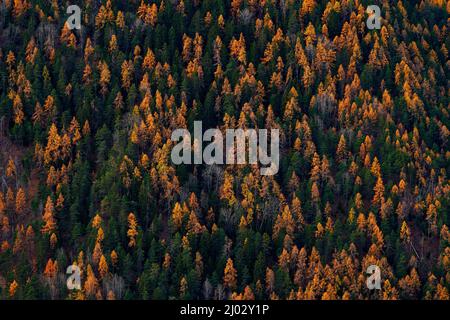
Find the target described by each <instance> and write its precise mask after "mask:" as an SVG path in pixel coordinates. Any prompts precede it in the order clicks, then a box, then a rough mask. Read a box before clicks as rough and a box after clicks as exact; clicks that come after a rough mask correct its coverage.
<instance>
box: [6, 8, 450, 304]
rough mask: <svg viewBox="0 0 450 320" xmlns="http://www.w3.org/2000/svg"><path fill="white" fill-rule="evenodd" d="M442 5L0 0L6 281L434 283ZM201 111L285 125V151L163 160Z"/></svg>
mask: <svg viewBox="0 0 450 320" xmlns="http://www.w3.org/2000/svg"><path fill="white" fill-rule="evenodd" d="M69 5H78V6H79V7H80V8H81V17H82V19H81V29H79V30H77V29H72V30H71V29H70V28H69V25H68V24H67V23H66V21H67V19H68V17H69V16H70V14H67V13H66V9H67V7H68V6H69ZM369 5H378V6H379V7H380V8H381V29H373V30H370V29H369V28H368V27H367V25H366V21H367V19H368V17H369V16H368V14H367V13H366V8H367V6H369ZM449 13H450V2H449V1H445V0H408V1H406V0H404V1H400V0H399V1H396V0H392V1H388V0H382V1H375V0H373V1H362V0H341V1H337V0H332V1H319V0H303V1H297V0H259V1H258V0H232V1H222V0H204V1H201V0H184V1H183V0H155V1H154V0H142V1H141V0H127V1H119V0H107V1H105V0H98V1H94V0H85V1H57V0H53V1H44V0H0V298H1V299H444V300H449V299H450V298H449V290H450V246H449V244H450V231H449V225H450V183H449V182H450V177H449V173H450V148H449V146H450V141H449V138H450V131H449V128H450V114H449V112H450V110H449V105H450V99H449V96H450V95H449V93H450V86H449V79H450V60H449V55H448V52H449V48H450V35H449V26H450V25H449V23H450V20H449ZM197 120H199V121H203V127H204V128H220V129H221V130H225V129H228V128H264V129H279V130H280V170H279V172H278V173H277V174H276V175H273V176H262V175H261V174H260V171H259V167H258V165H248V164H247V165H206V164H202V165H175V164H173V163H172V161H171V158H170V153H171V150H172V147H173V146H174V142H173V141H171V133H172V132H173V130H175V129H178V128H187V129H189V130H191V131H192V130H193V123H194V121H197ZM72 264H74V265H76V266H78V267H79V268H80V270H81V281H82V282H81V289H80V290H68V288H67V285H66V280H67V277H68V276H69V275H67V274H66V269H67V267H68V266H70V265H72ZM371 265H375V266H378V267H379V268H380V271H381V278H382V281H381V289H380V290H377V289H375V290H369V289H368V287H367V285H366V280H367V277H368V276H369V275H368V274H367V273H366V270H367V268H368V267H369V266H371Z"/></svg>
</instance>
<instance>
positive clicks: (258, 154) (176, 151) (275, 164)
mask: <svg viewBox="0 0 450 320" xmlns="http://www.w3.org/2000/svg"><path fill="white" fill-rule="evenodd" d="M268 132H269V130H267V129H257V130H256V129H245V130H244V129H227V130H225V141H224V137H223V134H222V131H220V130H219V129H208V130H206V131H205V132H204V133H203V127H202V122H201V121H194V137H193V139H192V137H191V134H190V132H189V131H188V130H187V129H176V130H174V131H173V132H172V136H171V140H172V141H174V142H178V141H179V140H180V139H181V141H179V142H178V144H176V145H175V146H174V147H173V149H172V153H171V159H172V162H173V163H174V164H176V165H179V164H192V163H193V164H207V165H213V164H230V165H232V164H246V163H247V157H246V156H247V154H246V150H247V142H248V163H249V164H257V163H258V162H259V164H261V165H262V166H265V167H262V168H260V173H261V175H264V176H268V175H275V174H276V173H277V172H278V169H279V162H280V136H279V130H278V129H271V130H270V154H269V153H268V144H269V141H268V138H269V137H268ZM203 142H210V143H209V144H208V145H207V146H205V148H204V149H203ZM224 142H225V143H224ZM224 147H225V149H224ZM224 150H225V157H224ZM192 151H193V157H192Z"/></svg>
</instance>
